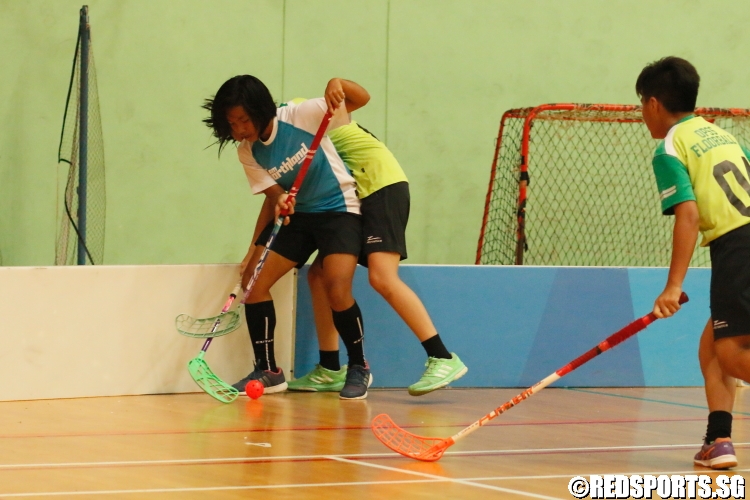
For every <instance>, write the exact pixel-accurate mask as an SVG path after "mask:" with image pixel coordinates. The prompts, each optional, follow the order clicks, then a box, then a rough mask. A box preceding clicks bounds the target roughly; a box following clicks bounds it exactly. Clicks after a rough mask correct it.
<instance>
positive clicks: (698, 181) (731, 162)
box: [653, 115, 750, 246]
mask: <svg viewBox="0 0 750 500" xmlns="http://www.w3.org/2000/svg"><path fill="white" fill-rule="evenodd" d="M747 158H748V151H747V150H746V149H744V148H743V147H742V146H740V145H739V143H738V142H737V139H735V138H734V136H732V135H731V134H730V133H728V132H726V131H725V130H722V129H721V128H719V127H717V126H716V125H714V124H713V123H709V122H707V121H706V120H704V119H703V118H701V117H697V116H695V115H690V116H687V117H685V118H683V119H682V120H680V121H679V122H677V123H676V124H675V125H674V126H673V127H672V128H671V129H669V132H668V133H667V136H666V137H665V138H664V140H663V141H662V142H661V143H660V144H659V146H658V147H657V148H656V152H655V153H654V159H653V168H654V174H655V176H656V185H657V187H658V188H659V196H660V198H661V209H662V212H663V213H664V214H665V215H671V214H673V213H674V207H675V205H677V204H679V203H682V202H684V201H690V200H693V201H695V202H696V203H697V204H698V214H699V216H700V222H699V229H700V231H701V233H702V234H703V241H701V246H706V245H708V244H709V243H711V241H713V240H715V239H716V238H718V237H719V236H722V235H723V234H726V233H728V232H729V231H732V230H733V229H737V228H738V227H740V226H744V225H745V224H748V223H750V182H749V181H748V179H750V163H748V160H747Z"/></svg>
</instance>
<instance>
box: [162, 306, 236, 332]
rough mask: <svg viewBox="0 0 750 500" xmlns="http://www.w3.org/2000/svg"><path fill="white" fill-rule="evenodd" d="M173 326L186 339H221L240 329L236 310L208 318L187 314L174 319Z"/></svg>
mask: <svg viewBox="0 0 750 500" xmlns="http://www.w3.org/2000/svg"><path fill="white" fill-rule="evenodd" d="M174 326H175V327H176V328H177V331H178V332H180V333H181V334H183V335H186V336H188V337H193V338H200V339H206V338H209V337H221V336H222V335H226V334H228V333H232V332H233V331H235V330H236V329H237V328H239V327H240V315H239V313H238V312H237V310H236V309H235V310H233V311H227V312H225V313H224V314H220V315H218V316H212V317H210V318H193V317H192V316H189V315H187V314H180V315H179V316H177V317H176V318H175V320H174ZM214 327H216V329H215V330H214Z"/></svg>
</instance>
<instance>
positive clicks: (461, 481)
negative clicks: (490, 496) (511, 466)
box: [328, 455, 562, 500]
mask: <svg viewBox="0 0 750 500" xmlns="http://www.w3.org/2000/svg"><path fill="white" fill-rule="evenodd" d="M328 458H330V459H331V460H335V461H337V462H343V463H348V464H357V465H361V466H365V467H372V468H375V469H382V470H387V471H391V472H400V473H402V474H411V475H413V476H421V477H426V478H430V479H438V478H441V479H442V478H443V477H444V476H436V475H434V474H427V473H425V472H417V471H412V470H405V469H398V468H396V467H388V466H385V465H379V464H371V463H369V462H363V461H359V460H349V459H347V458H341V457H337V456H333V455H329V456H328ZM451 482H453V483H457V484H463V485H465V486H473V487H475V488H484V489H487V490H494V491H500V492H502V493H513V494H515V495H520V496H524V497H531V498H541V499H543V500H562V499H561V498H559V497H549V496H546V495H539V494H537V493H531V492H529V491H523V490H513V489H510V488H503V487H501V486H492V485H491V484H482V483H475V482H474V481H471V480H469V481H467V480H465V479H455V478H451Z"/></svg>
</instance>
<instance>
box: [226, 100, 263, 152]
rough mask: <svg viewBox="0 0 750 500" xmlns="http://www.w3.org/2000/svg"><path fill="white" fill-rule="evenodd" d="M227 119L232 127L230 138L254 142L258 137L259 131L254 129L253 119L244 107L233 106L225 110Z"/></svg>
mask: <svg viewBox="0 0 750 500" xmlns="http://www.w3.org/2000/svg"><path fill="white" fill-rule="evenodd" d="M227 121H228V122H229V126H230V127H232V139H234V140H235V141H237V142H242V141H248V142H251V143H252V142H255V141H257V140H258V139H259V135H260V133H259V132H258V131H257V130H256V129H255V125H254V124H253V121H252V120H251V119H250V117H249V116H247V113H246V112H245V108H243V107H242V106H235V107H233V108H230V109H229V110H228V111H227Z"/></svg>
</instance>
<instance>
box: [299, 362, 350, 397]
mask: <svg viewBox="0 0 750 500" xmlns="http://www.w3.org/2000/svg"><path fill="white" fill-rule="evenodd" d="M345 382H346V365H344V366H342V367H341V369H340V370H339V371H333V370H329V369H328V368H323V367H322V366H320V365H315V368H314V369H313V371H311V372H310V373H308V374H307V375H305V376H304V377H300V378H298V379H296V380H292V381H291V382H289V383H288V384H289V386H288V387H287V390H289V391H310V392H340V391H341V389H343V388H344V383H345Z"/></svg>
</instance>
